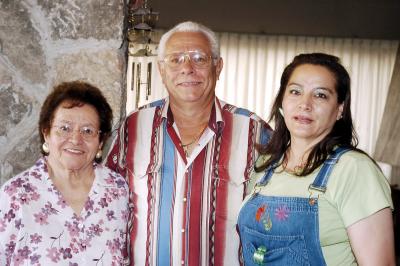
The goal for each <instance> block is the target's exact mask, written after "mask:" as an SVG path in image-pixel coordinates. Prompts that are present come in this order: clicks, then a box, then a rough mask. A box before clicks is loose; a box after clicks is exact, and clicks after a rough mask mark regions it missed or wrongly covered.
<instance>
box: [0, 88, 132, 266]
mask: <svg viewBox="0 0 400 266" xmlns="http://www.w3.org/2000/svg"><path fill="white" fill-rule="evenodd" d="M111 120H112V111H111V108H110V106H109V104H108V103H107V101H106V99H105V98H104V96H103V95H102V93H101V92H100V90H99V89H98V88H96V87H94V86H92V85H90V84H88V83H85V82H80V81H76V82H66V83H62V84H60V85H58V86H56V87H55V88H54V90H53V91H52V92H51V93H50V95H49V96H48V97H47V98H46V100H45V102H44V104H43V106H42V109H41V113H40V119H39V134H40V139H41V142H42V152H43V153H44V155H45V156H44V157H42V158H40V159H39V160H38V161H37V162H36V163H35V165H34V166H32V167H31V168H30V169H28V170H26V171H25V172H23V173H21V174H19V175H17V176H15V177H13V178H11V179H10V180H8V181H7V182H6V183H5V184H4V185H3V187H2V189H1V191H0V199H1V201H0V265H122V264H124V262H125V258H126V252H125V251H126V248H125V245H126V232H127V221H128V216H129V205H128V187H127V184H126V183H125V180H124V179H123V178H122V177H121V176H120V175H118V174H116V173H114V172H112V171H111V170H109V169H108V168H106V167H103V166H101V165H99V164H97V163H95V161H97V162H99V161H101V157H102V147H103V144H104V142H105V141H106V139H107V137H108V136H109V135H110V132H111Z"/></svg>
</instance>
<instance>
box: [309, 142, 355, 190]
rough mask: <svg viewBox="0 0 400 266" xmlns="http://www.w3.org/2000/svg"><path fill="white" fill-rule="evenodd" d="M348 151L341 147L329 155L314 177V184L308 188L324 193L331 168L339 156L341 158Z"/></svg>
mask: <svg viewBox="0 0 400 266" xmlns="http://www.w3.org/2000/svg"><path fill="white" fill-rule="evenodd" d="M349 150H350V149H349V148H343V147H338V148H337V149H335V150H334V151H333V152H332V154H331V155H329V157H328V158H327V159H326V160H325V162H324V164H323V165H322V168H321V170H320V171H319V173H318V175H317V176H316V177H315V179H314V182H313V183H312V184H311V185H310V186H309V187H308V188H309V189H314V190H317V191H319V192H323V193H324V192H325V191H326V184H327V183H328V180H329V176H330V174H331V172H332V170H333V167H334V166H335V164H336V163H337V161H338V160H339V158H340V156H342V154H343V153H345V152H347V151H349Z"/></svg>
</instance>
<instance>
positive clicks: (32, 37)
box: [0, 0, 46, 83]
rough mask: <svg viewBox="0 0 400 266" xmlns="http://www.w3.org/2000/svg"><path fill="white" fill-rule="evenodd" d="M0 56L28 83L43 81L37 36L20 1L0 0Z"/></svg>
mask: <svg viewBox="0 0 400 266" xmlns="http://www.w3.org/2000/svg"><path fill="white" fill-rule="evenodd" d="M0 42H1V45H2V50H1V55H3V54H4V55H6V57H5V58H4V60H6V62H7V64H8V65H9V67H10V69H11V70H12V71H13V72H18V73H15V74H20V75H23V76H24V78H25V79H27V80H28V81H29V82H32V83H40V82H44V81H45V80H44V74H45V73H46V64H45V58H44V55H43V50H42V47H41V45H40V36H39V35H38V32H37V31H36V29H35V28H34V27H33V25H32V22H31V20H30V18H29V13H28V12H27V10H26V8H24V7H23V5H22V4H21V1H13V0H9V1H7V0H6V1H4V0H2V1H0Z"/></svg>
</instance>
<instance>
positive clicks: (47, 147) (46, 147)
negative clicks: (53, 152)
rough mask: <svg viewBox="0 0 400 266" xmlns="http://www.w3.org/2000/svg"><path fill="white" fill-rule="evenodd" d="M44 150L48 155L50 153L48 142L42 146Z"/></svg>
mask: <svg viewBox="0 0 400 266" xmlns="http://www.w3.org/2000/svg"><path fill="white" fill-rule="evenodd" d="M42 150H43V152H44V153H45V154H46V155H48V154H49V153H50V149H49V144H48V143H47V142H44V143H43V144H42Z"/></svg>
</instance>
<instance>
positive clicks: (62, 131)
mask: <svg viewBox="0 0 400 266" xmlns="http://www.w3.org/2000/svg"><path fill="white" fill-rule="evenodd" d="M52 128H54V129H55V132H56V134H57V135H58V136H60V137H62V138H70V137H72V134H73V133H74V131H75V130H74V128H73V127H72V126H71V125H68V124H63V125H55V126H52ZM78 132H79V134H80V135H81V137H82V138H83V139H84V140H92V139H93V138H95V137H97V136H98V135H99V134H100V133H101V131H100V130H97V129H95V128H93V127H91V126H83V127H81V128H79V129H78Z"/></svg>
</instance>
